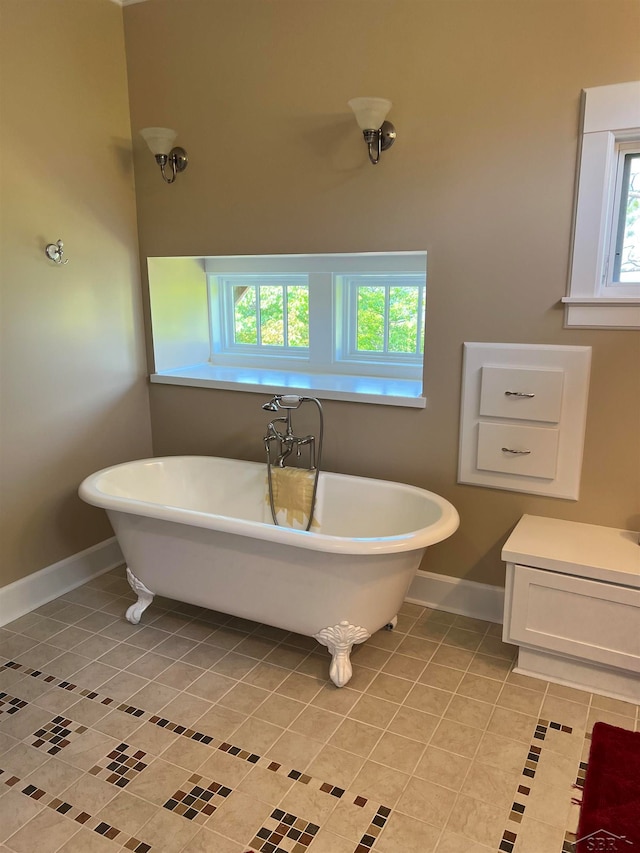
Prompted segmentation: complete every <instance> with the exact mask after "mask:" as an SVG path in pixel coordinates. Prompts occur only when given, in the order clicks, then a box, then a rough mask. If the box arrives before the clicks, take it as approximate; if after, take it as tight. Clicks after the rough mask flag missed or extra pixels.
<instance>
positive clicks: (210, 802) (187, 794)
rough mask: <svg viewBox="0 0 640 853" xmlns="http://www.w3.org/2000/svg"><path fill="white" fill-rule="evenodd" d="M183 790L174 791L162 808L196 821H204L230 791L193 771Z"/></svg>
mask: <svg viewBox="0 0 640 853" xmlns="http://www.w3.org/2000/svg"><path fill="white" fill-rule="evenodd" d="M184 787H185V790H184V791H183V790H178V791H176V792H175V793H174V794H173V796H172V797H170V798H169V799H168V800H167V802H166V803H165V804H164V808H165V809H168V810H169V811H171V812H175V813H176V814H178V815H180V816H181V817H184V818H185V819H186V820H194V821H195V822H196V823H204V822H205V820H206V819H207V818H208V817H209V816H210V815H212V814H213V813H214V812H215V810H216V809H217V808H218V806H219V805H220V804H221V803H222V802H223V801H224V800H225V799H226V797H228V796H229V794H231V793H232V791H231V788H227V787H226V786H225V785H221V784H220V783H219V782H212V781H210V780H209V779H203V778H202V776H198V774H197V773H194V774H193V775H192V776H190V777H189V780H188V784H186V785H185V786H184Z"/></svg>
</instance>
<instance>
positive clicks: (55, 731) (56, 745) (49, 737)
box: [31, 717, 87, 755]
mask: <svg viewBox="0 0 640 853" xmlns="http://www.w3.org/2000/svg"><path fill="white" fill-rule="evenodd" d="M86 731H87V727H86V726H81V725H79V724H78V723H74V722H73V721H72V720H69V719H67V718H66V717H54V718H53V719H52V720H51V722H49V723H47V724H46V726H43V728H41V729H38V731H36V732H34V733H33V735H32V737H33V738H34V740H33V741H32V742H31V746H35V747H36V749H43V750H44V751H45V752H47V753H48V754H49V755H55V754H56V753H57V752H60V750H61V749H64V748H65V746H69V744H70V743H71V741H72V740H73V739H74V738H75V737H76V736H77V735H81V734H84V732H86Z"/></svg>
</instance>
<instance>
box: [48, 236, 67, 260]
mask: <svg viewBox="0 0 640 853" xmlns="http://www.w3.org/2000/svg"><path fill="white" fill-rule="evenodd" d="M63 247H64V243H63V242H62V240H58V241H57V242H56V243H49V244H48V245H47V246H45V249H44V251H45V254H46V256H47V257H48V258H49V260H50V261H53V263H54V264H68V263H69V261H68V260H66V261H63V260H62V256H63V255H64V248H63Z"/></svg>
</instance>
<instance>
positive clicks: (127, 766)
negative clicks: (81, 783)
mask: <svg viewBox="0 0 640 853" xmlns="http://www.w3.org/2000/svg"><path fill="white" fill-rule="evenodd" d="M134 749H135V747H131V746H129V744H128V743H121V744H119V745H118V746H117V747H116V748H115V749H114V750H112V751H111V752H110V753H109V754H108V755H107V756H106V757H105V758H104V759H103V760H102V762H101V763H100V764H96V765H95V766H94V767H92V768H91V770H89V773H91V775H92V776H99V777H100V778H101V779H104V780H105V781H106V782H110V783H111V784H112V785H116V786H117V787H118V788H125V787H126V786H127V785H128V784H129V782H131V780H132V779H135V778H136V776H137V775H138V773H142V771H143V770H144V769H145V768H146V767H147V764H146V763H145V762H144V761H143V760H142V759H143V758H146V755H147V753H146V752H143V751H142V750H141V749H137V750H135V752H134V751H133V750H134Z"/></svg>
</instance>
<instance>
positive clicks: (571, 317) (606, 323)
mask: <svg viewBox="0 0 640 853" xmlns="http://www.w3.org/2000/svg"><path fill="white" fill-rule="evenodd" d="M562 301H563V303H564V304H565V326H567V327H569V326H571V327H579V328H601V329H640V298H636V297H630V296H620V297H609V298H607V297H601V296H565V297H563V299H562Z"/></svg>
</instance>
